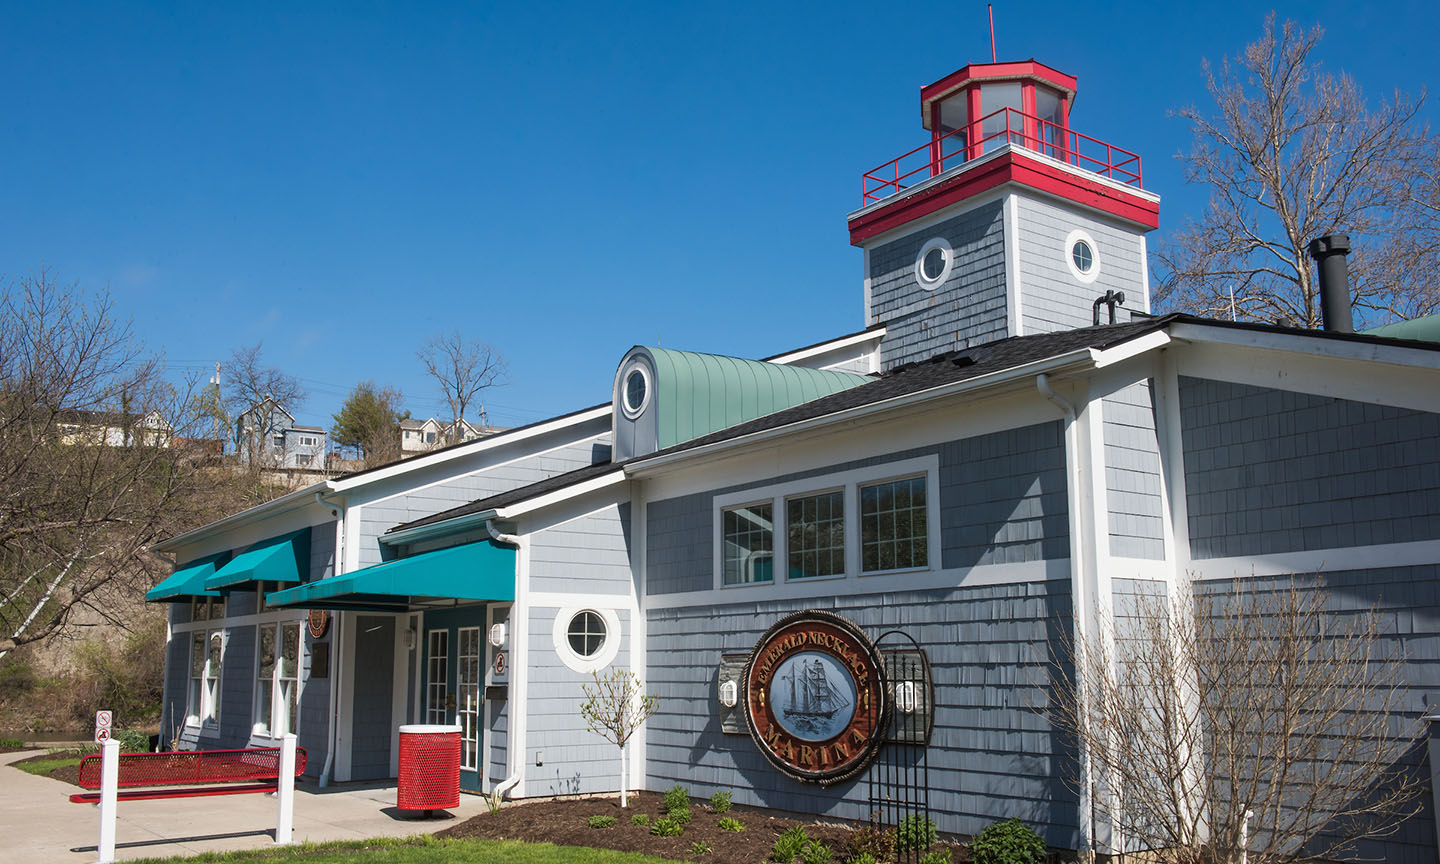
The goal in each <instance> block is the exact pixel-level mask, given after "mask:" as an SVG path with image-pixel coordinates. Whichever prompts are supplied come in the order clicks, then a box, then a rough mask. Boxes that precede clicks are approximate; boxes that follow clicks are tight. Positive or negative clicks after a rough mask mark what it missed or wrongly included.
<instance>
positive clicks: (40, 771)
mask: <svg viewBox="0 0 1440 864" xmlns="http://www.w3.org/2000/svg"><path fill="white" fill-rule="evenodd" d="M13 764H14V766H15V767H16V768H19V769H20V770H21V771H24V772H25V773H26V774H34V775H36V776H38V777H49V776H50V772H51V771H54V770H55V769H56V768H69V767H71V766H72V765H79V764H80V757H79V756H68V757H65V758H62V759H36V760H35V761H34V762H15V763H13Z"/></svg>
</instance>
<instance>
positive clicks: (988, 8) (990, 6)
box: [985, 3, 996, 63]
mask: <svg viewBox="0 0 1440 864" xmlns="http://www.w3.org/2000/svg"><path fill="white" fill-rule="evenodd" d="M985 10H986V11H987V12H989V13H990V62H991V63H994V62H996V60H995V4H994V3H986V4H985Z"/></svg>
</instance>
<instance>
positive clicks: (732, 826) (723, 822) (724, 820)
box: [715, 816, 745, 831]
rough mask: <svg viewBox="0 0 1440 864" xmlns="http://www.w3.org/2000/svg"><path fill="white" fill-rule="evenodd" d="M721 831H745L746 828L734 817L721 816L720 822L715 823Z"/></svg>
mask: <svg viewBox="0 0 1440 864" xmlns="http://www.w3.org/2000/svg"><path fill="white" fill-rule="evenodd" d="M715 824H716V825H717V826H718V827H719V828H720V830H721V831H744V830H745V826H744V825H743V824H742V823H741V822H740V820H739V819H736V818H735V817H733V816H721V817H720V821H719V822H717V823H715Z"/></svg>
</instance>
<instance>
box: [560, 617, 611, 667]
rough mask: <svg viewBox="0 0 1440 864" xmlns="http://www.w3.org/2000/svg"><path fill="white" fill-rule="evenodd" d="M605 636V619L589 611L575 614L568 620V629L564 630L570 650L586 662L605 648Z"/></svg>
mask: <svg viewBox="0 0 1440 864" xmlns="http://www.w3.org/2000/svg"><path fill="white" fill-rule="evenodd" d="M605 635H606V630H605V619H603V618H601V617H600V616H599V615H597V614H596V613H594V612H591V611H590V610H589V609H586V610H585V611H583V612H577V613H575V615H574V617H572V618H571V619H570V627H569V629H568V630H566V636H567V637H568V638H569V640H570V650H571V651H574V652H575V653H576V654H577V655H579V656H580V657H584V658H585V659H586V660H589V659H590V658H592V657H594V656H595V655H596V654H599V653H600V649H601V648H604V647H605Z"/></svg>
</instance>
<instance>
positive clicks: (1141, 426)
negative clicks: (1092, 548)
mask: <svg viewBox="0 0 1440 864" xmlns="http://www.w3.org/2000/svg"><path fill="white" fill-rule="evenodd" d="M1152 387H1153V385H1152V383H1151V382H1150V381H1141V382H1138V383H1135V384H1132V385H1130V386H1129V387H1126V388H1124V389H1123V390H1118V391H1116V392H1115V393H1112V394H1111V395H1109V396H1107V397H1105V399H1104V401H1103V404H1104V415H1105V489H1106V498H1107V499H1108V503H1109V510H1110V554H1111V555H1114V556H1117V557H1120V558H1148V559H1151V560H1155V561H1159V560H1163V559H1164V558H1165V533H1164V522H1163V519H1164V512H1163V510H1162V509H1161V506H1160V504H1161V502H1160V443H1159V440H1158V439H1157V438H1156V435H1155V410H1154V401H1153V398H1152V397H1153V389H1152Z"/></svg>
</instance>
